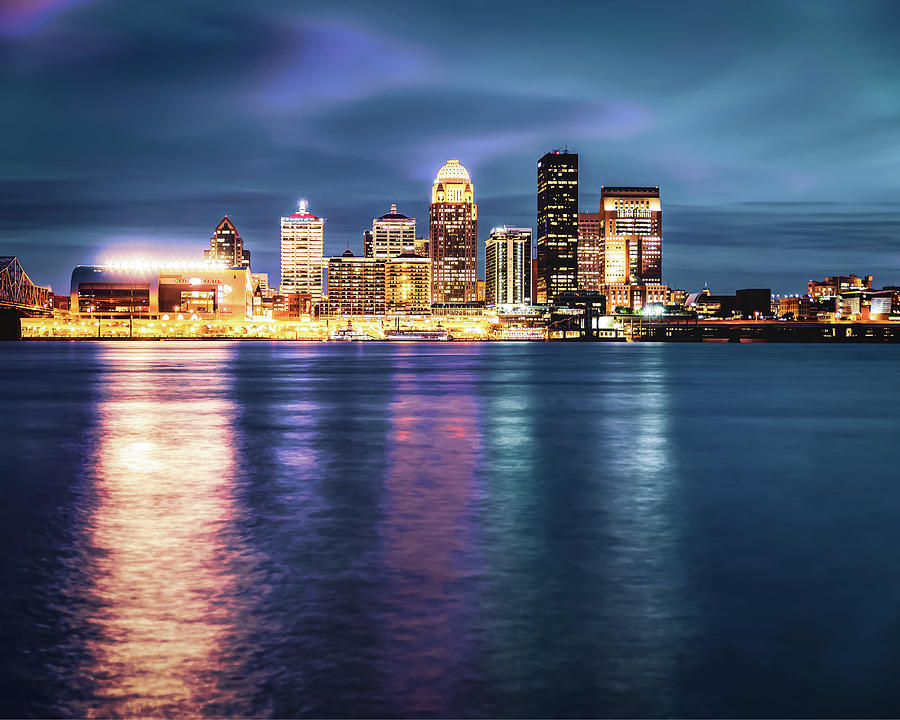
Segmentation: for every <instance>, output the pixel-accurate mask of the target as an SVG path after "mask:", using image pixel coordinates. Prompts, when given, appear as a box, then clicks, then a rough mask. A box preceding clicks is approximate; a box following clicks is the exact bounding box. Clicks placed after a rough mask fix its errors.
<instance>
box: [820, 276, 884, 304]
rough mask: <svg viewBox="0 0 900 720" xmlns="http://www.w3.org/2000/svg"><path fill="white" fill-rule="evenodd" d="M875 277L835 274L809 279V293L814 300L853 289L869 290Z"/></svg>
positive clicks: (835, 295) (834, 295)
mask: <svg viewBox="0 0 900 720" xmlns="http://www.w3.org/2000/svg"><path fill="white" fill-rule="evenodd" d="M874 282H875V277H874V276H872V275H866V276H865V277H864V278H861V277H857V276H856V275H853V274H850V275H835V276H834V277H827V278H825V279H824V280H818V281H817V280H810V281H809V295H810V297H811V298H813V299H814V300H821V299H824V298H831V297H837V296H838V295H840V294H841V293H844V292H850V291H853V290H871V289H872V285H873V284H874Z"/></svg>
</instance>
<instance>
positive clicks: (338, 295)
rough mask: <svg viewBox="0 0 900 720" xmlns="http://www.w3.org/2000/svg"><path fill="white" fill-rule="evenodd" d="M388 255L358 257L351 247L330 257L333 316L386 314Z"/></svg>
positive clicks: (330, 310)
mask: <svg viewBox="0 0 900 720" xmlns="http://www.w3.org/2000/svg"><path fill="white" fill-rule="evenodd" d="M385 263H386V259H385V258H367V257H356V256H355V255H354V254H353V252H352V251H350V250H347V251H346V252H344V254H343V255H341V256H340V257H332V258H328V300H327V302H326V303H325V307H326V312H327V313H328V314H329V315H384V309H385V305H384V275H385V267H384V266H385Z"/></svg>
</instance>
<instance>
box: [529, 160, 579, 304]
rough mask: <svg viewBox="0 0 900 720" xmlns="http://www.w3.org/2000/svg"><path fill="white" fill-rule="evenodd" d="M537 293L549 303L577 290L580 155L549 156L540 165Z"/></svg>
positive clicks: (538, 170) (537, 295)
mask: <svg viewBox="0 0 900 720" xmlns="http://www.w3.org/2000/svg"><path fill="white" fill-rule="evenodd" d="M537 223H538V226H537V242H536V243H535V244H536V245H537V292H536V300H537V302H538V303H541V304H543V303H549V302H552V301H553V298H555V297H556V296H557V295H559V294H560V293H563V292H571V291H575V290H577V289H578V155H577V154H575V153H570V152H568V150H565V151H563V150H554V151H552V152H549V153H547V154H546V155H544V157H542V158H541V159H540V160H539V161H538V165H537Z"/></svg>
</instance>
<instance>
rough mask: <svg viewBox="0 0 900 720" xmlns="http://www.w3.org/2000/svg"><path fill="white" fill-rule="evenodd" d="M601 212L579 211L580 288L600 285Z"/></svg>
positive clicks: (594, 288) (585, 288) (591, 288)
mask: <svg viewBox="0 0 900 720" xmlns="http://www.w3.org/2000/svg"><path fill="white" fill-rule="evenodd" d="M600 234H601V233H600V213H578V289H579V290H589V291H593V292H596V291H597V288H598V287H599V286H600Z"/></svg>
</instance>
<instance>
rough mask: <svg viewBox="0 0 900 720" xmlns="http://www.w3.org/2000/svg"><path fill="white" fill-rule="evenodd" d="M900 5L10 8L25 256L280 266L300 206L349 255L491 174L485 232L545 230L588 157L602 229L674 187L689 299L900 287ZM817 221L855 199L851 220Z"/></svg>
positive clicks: (3, 119)
mask: <svg viewBox="0 0 900 720" xmlns="http://www.w3.org/2000/svg"><path fill="white" fill-rule="evenodd" d="M898 21H900V6H897V5H896V4H895V3H891V2H874V1H873V2H858V3H853V4H850V3H842V2H815V3H813V2H801V1H794V2H781V1H778V2H775V1H774V0H772V1H769V2H767V1H763V2H758V3H752V4H750V3H747V4H743V5H734V4H727V3H715V2H705V1H704V2H690V3H677V4H676V3H670V2H652V1H651V2H642V3H639V4H630V5H629V4H624V3H577V2H568V1H567V0H562V1H560V2H555V3H554V4H553V6H552V11H551V8H549V7H548V6H547V4H546V3H537V2H516V3H502V2H498V3H476V2H463V3H461V4H459V3H457V4H454V5H453V6H452V7H450V6H446V7H445V6H429V5H423V4H422V3H418V2H416V3H413V2H408V3H407V2H395V3H377V4H376V3H369V2H359V3H333V4H312V3H296V2H288V1H286V0H285V1H284V2H282V1H281V0H271V1H270V2H265V3H256V4H254V5H250V4H247V3H243V2H241V3H239V2H222V1H218V2H213V1H212V0H193V1H191V2H175V1H174V0H171V1H169V2H155V3H137V4H135V3H116V2H112V0H94V1H93V2H75V1H73V0H68V1H67V0H40V1H39V2H31V3H24V2H21V0H16V1H15V2H11V3H7V4H6V5H4V6H3V9H2V10H0V93H2V97H3V98H4V112H3V113H2V114H0V134H2V137H3V138H4V142H3V143H2V144H0V183H2V184H0V190H2V194H0V252H2V253H4V254H5V253H15V254H18V255H20V256H22V258H23V261H24V262H25V263H26V266H27V268H28V269H29V271H30V272H31V273H32V275H34V276H35V278H36V279H38V280H44V281H45V282H52V283H53V284H54V285H56V286H59V285H65V282H66V279H67V277H68V273H69V271H70V269H71V266H72V265H73V264H74V263H75V262H91V261H94V260H96V259H98V258H102V257H103V256H104V254H105V253H108V252H110V250H109V248H110V247H112V248H113V250H115V249H117V248H121V247H138V246H147V247H152V246H157V247H159V248H160V252H170V253H176V252H177V253H179V254H182V255H183V254H185V253H188V252H196V253H199V252H200V250H202V248H203V246H204V245H205V243H206V239H207V238H208V236H209V234H210V232H211V231H212V229H213V227H214V226H215V224H216V222H217V221H218V220H219V218H220V217H221V216H222V215H223V214H225V213H226V212H227V213H229V214H230V215H231V216H232V218H233V219H234V221H235V222H236V223H237V225H238V227H239V228H240V229H241V232H242V233H243V235H244V236H245V238H246V241H247V243H248V246H249V247H250V249H251V250H252V252H253V259H254V266H255V268H258V269H260V270H264V271H265V270H268V271H269V272H271V273H272V274H273V275H274V274H275V273H276V271H277V266H278V262H277V261H278V218H279V217H280V215H281V214H283V213H287V212H289V211H290V210H291V209H292V208H293V206H294V203H295V202H296V200H297V198H299V197H307V198H309V200H310V201H311V203H312V209H313V211H314V212H316V213H317V214H320V215H323V216H325V217H326V218H328V220H327V225H326V228H327V230H326V232H327V247H328V250H329V251H330V252H335V253H336V252H339V251H341V250H342V249H343V248H344V247H346V245H347V243H348V242H350V243H351V246H353V247H356V248H358V247H359V237H360V233H361V232H362V230H363V229H364V228H365V227H367V226H369V225H370V223H371V219H372V217H374V216H376V215H379V214H381V213H382V212H384V210H385V209H386V207H387V205H388V203H390V202H391V201H396V202H398V203H399V204H400V206H401V209H402V210H403V211H404V212H406V213H407V214H410V215H413V216H415V217H416V218H417V219H418V220H419V224H420V231H421V232H422V233H423V234H424V233H425V232H426V231H427V227H426V226H427V202H428V193H429V189H430V183H431V179H432V177H433V174H434V172H435V171H436V170H437V168H438V167H439V166H440V165H441V164H442V163H443V162H444V161H445V160H446V159H447V158H449V157H451V156H452V157H458V158H460V159H461V161H462V162H463V163H464V164H465V165H466V166H467V167H468V168H469V170H470V171H471V173H472V175H473V179H474V182H475V185H476V194H477V198H478V201H479V206H480V208H479V210H480V213H479V218H480V219H479V226H480V233H479V234H480V236H481V237H482V239H483V238H484V237H486V236H487V233H488V231H489V229H490V227H491V226H493V225H499V224H503V223H515V224H521V225H533V224H534V214H535V182H536V179H535V174H536V172H535V165H536V161H537V159H538V158H539V157H540V155H542V154H543V153H544V152H545V151H546V150H548V149H551V148H553V147H559V146H562V145H568V146H569V147H570V148H571V149H573V150H575V151H577V152H578V153H579V154H580V156H581V158H580V166H581V181H582V183H581V204H582V209H583V210H588V211H590V210H596V209H597V204H598V202H599V200H598V198H599V189H600V186H601V185H603V184H607V185H615V184H650V185H660V186H661V189H662V198H663V205H664V213H665V215H664V228H665V241H664V268H665V270H666V276H667V277H668V279H669V280H670V281H672V282H675V283H677V284H679V285H681V286H682V287H689V288H692V287H697V286H699V285H702V283H703V282H704V281H709V282H711V283H712V284H714V285H715V286H716V287H721V288H722V289H728V288H730V287H734V286H737V285H748V284H764V285H768V284H771V285H772V286H773V287H774V288H777V289H780V290H781V291H788V290H799V289H802V287H803V285H804V284H805V282H806V281H807V280H808V279H809V277H811V276H817V275H823V274H833V273H843V272H852V271H855V272H859V273H874V274H876V276H877V279H879V280H881V279H883V280H884V282H886V283H898V284H900V268H898V267H897V265H898V263H897V252H896V251H895V249H896V248H897V243H898V239H900V237H898V227H897V219H896V218H897V213H896V210H897V208H896V206H895V205H892V204H891V203H893V202H896V199H897V196H898V185H900V173H898V170H900V100H898V98H900V76H898V73H897V71H896V68H897V67H898V66H900V50H898V44H897V43H896V38H895V33H894V32H893V30H894V28H896V27H897V25H898ZM815 203H827V204H826V205H821V204H815Z"/></svg>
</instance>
